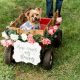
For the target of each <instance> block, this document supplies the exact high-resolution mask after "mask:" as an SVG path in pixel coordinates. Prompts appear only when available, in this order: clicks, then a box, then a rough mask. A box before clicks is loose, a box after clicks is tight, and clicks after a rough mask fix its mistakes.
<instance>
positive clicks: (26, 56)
mask: <svg viewBox="0 0 80 80" xmlns="http://www.w3.org/2000/svg"><path fill="white" fill-rule="evenodd" d="M40 50H41V46H40V45H39V43H37V42H35V43H34V44H31V43H28V42H21V41H19V40H18V41H16V42H15V43H14V54H13V59H14V60H15V61H16V62H25V63H32V64H34V65H37V64H38V63H40Z"/></svg>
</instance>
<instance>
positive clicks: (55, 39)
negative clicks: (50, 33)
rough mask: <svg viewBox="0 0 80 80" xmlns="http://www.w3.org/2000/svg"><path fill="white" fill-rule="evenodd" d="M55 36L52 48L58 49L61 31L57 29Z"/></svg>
mask: <svg viewBox="0 0 80 80" xmlns="http://www.w3.org/2000/svg"><path fill="white" fill-rule="evenodd" d="M55 36H56V38H54V47H56V48H58V47H59V46H60V45H61V43H62V30H60V29H59V30H58V33H57V34H56V35H55Z"/></svg>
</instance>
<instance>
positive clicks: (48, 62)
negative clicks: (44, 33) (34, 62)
mask: <svg viewBox="0 0 80 80" xmlns="http://www.w3.org/2000/svg"><path fill="white" fill-rule="evenodd" d="M44 54H45V55H44V58H43V67H44V69H46V70H49V69H51V68H52V64H53V52H52V50H49V49H48V50H46V51H45V53H44Z"/></svg>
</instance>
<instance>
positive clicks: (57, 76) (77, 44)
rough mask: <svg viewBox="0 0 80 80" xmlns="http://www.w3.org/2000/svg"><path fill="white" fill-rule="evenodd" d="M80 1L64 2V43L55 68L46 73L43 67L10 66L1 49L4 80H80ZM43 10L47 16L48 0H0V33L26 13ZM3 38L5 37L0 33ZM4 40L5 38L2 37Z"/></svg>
mask: <svg viewBox="0 0 80 80" xmlns="http://www.w3.org/2000/svg"><path fill="white" fill-rule="evenodd" d="M79 5H80V0H64V2H63V7H62V17H63V22H62V24H61V29H62V31H63V42H62V45H61V47H60V48H58V49H55V54H54V55H55V57H54V64H53V68H52V70H50V71H46V70H44V69H42V68H41V67H39V66H33V65H31V64H24V63H17V64H12V65H10V66H9V65H6V64H5V63H4V61H3V50H4V48H3V47H2V46H0V80H80V18H79V17H80V6H79ZM29 7H41V8H42V9H43V15H42V16H43V17H45V16H46V14H45V8H46V5H45V0H34V1H33V0H29V1H28V0H0V32H1V31H3V30H4V29H5V27H6V26H7V25H8V24H9V23H10V21H13V20H15V18H17V17H18V15H19V14H20V13H21V11H22V10H25V9H26V8H29ZM0 36H1V34H0ZM0 39H1V37H0Z"/></svg>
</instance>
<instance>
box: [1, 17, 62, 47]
mask: <svg viewBox="0 0 80 80" xmlns="http://www.w3.org/2000/svg"><path fill="white" fill-rule="evenodd" d="M61 22H62V18H61V17H58V18H57V19H56V23H55V25H54V26H49V27H48V29H47V30H45V32H44V35H43V36H42V35H39V34H36V35H32V34H25V33H22V34H17V32H16V31H15V30H10V29H7V30H5V31H3V32H2V37H3V38H4V39H3V40H1V45H3V46H4V47H8V46H9V45H13V43H14V42H16V41H17V40H20V41H23V42H29V43H31V44H34V43H35V42H38V43H41V44H43V45H49V44H52V43H53V39H54V34H55V32H57V30H58V28H59V25H57V24H60V23H61Z"/></svg>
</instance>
